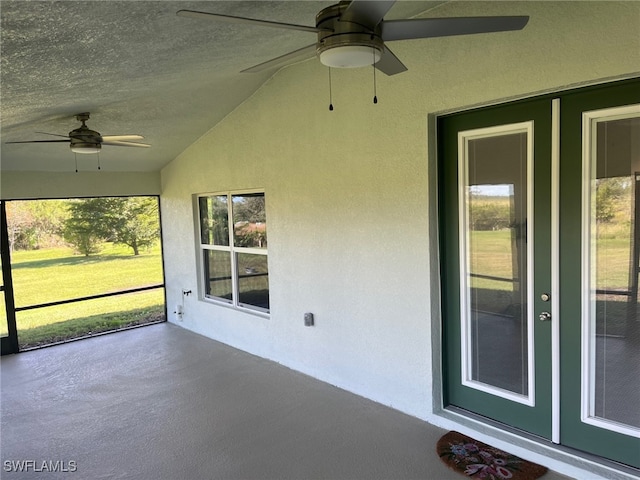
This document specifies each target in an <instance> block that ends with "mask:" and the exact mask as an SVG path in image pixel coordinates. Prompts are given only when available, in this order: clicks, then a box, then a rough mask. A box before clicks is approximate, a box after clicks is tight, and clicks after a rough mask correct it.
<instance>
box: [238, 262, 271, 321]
mask: <svg viewBox="0 0 640 480" xmlns="http://www.w3.org/2000/svg"><path fill="white" fill-rule="evenodd" d="M237 264H238V290H239V292H238V295H239V303H241V304H244V305H251V306H254V307H259V308H264V309H265V310H268V309H269V268H268V266H267V256H266V255H253V254H250V253H238V254H237Z"/></svg>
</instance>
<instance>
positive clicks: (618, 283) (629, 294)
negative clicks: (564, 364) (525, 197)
mask: <svg viewBox="0 0 640 480" xmlns="http://www.w3.org/2000/svg"><path fill="white" fill-rule="evenodd" d="M592 128H593V130H592V135H593V136H594V137H595V144H594V143H592V145H591V147H592V148H594V151H593V152H592V161H593V164H592V167H591V185H590V189H591V192H590V197H591V212H590V217H591V225H590V227H589V231H588V233H589V235H590V242H589V243H590V248H591V272H590V275H589V278H590V283H591V285H590V286H589V291H588V292H587V294H588V295H587V296H588V297H589V298H590V302H589V308H590V315H589V322H590V326H589V331H590V337H591V338H590V345H591V348H590V358H589V367H590V372H589V376H590V378H592V379H593V382H592V383H591V391H590V392H589V394H590V397H591V398H590V399H589V400H590V404H591V405H590V416H592V417H598V418H601V419H605V420H607V421H609V422H616V423H619V424H623V425H626V426H631V427H635V428H640V409H639V408H638V405H640V388H638V378H640V328H638V273H639V269H638V264H639V261H640V225H638V221H639V219H640V212H639V209H640V191H639V190H638V189H639V188H640V141H639V139H640V118H639V117H635V118H633V117H632V118H623V119H617V120H609V121H600V120H598V121H596V122H594V124H593V125H592Z"/></svg>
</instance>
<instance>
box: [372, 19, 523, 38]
mask: <svg viewBox="0 0 640 480" xmlns="http://www.w3.org/2000/svg"><path fill="white" fill-rule="evenodd" d="M528 21H529V17H528V16H511V17H452V18H414V19H408V20H389V21H386V22H382V24H381V29H382V39H383V40H384V41H385V42H387V41H390V40H410V39H416V38H433V37H447V36H450V35H470V34H474V33H491V32H505V31H510V30H522V29H523V28H524V27H525V25H526V24H527V22H528Z"/></svg>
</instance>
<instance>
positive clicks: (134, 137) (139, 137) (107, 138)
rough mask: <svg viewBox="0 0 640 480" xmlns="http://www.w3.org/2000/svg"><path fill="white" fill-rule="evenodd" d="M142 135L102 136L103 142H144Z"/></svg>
mask: <svg viewBox="0 0 640 480" xmlns="http://www.w3.org/2000/svg"><path fill="white" fill-rule="evenodd" d="M142 139H144V137H143V136H142V135H102V140H103V141H120V140H122V141H125V142H127V141H130V140H142Z"/></svg>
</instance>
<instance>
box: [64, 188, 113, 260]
mask: <svg viewBox="0 0 640 480" xmlns="http://www.w3.org/2000/svg"><path fill="white" fill-rule="evenodd" d="M110 200H111V199H108V198H89V199H81V200H71V201H69V204H68V209H69V218H67V220H66V221H65V223H64V227H63V230H62V235H63V237H64V239H65V240H66V241H67V242H68V243H70V244H71V245H73V246H74V247H75V248H76V250H77V251H78V252H79V253H81V254H83V255H84V256H85V257H88V256H89V255H91V254H94V253H98V252H99V251H100V242H102V241H103V240H104V238H105V235H106V234H107V233H108V230H107V229H106V228H105V218H106V216H107V214H108V211H109V207H110V202H109V201H110Z"/></svg>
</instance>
